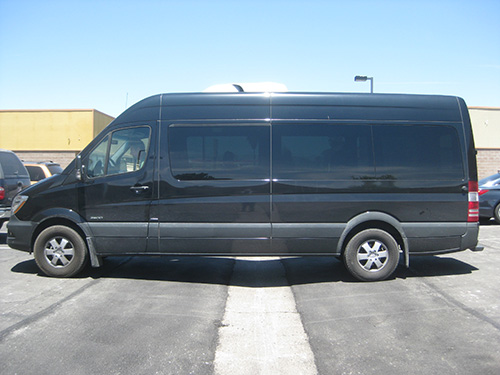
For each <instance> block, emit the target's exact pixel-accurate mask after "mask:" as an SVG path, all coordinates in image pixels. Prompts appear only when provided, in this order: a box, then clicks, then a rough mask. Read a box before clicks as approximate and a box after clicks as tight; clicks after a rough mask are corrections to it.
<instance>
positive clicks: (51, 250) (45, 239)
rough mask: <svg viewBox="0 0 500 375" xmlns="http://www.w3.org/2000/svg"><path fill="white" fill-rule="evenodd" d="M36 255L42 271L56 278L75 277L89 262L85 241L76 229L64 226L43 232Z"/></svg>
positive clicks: (37, 243)
mask: <svg viewBox="0 0 500 375" xmlns="http://www.w3.org/2000/svg"><path fill="white" fill-rule="evenodd" d="M34 253H35V261H36V264H37V265H38V267H39V268H40V270H42V272H43V273H44V274H46V275H47V276H54V277H71V276H74V275H76V274H77V273H78V272H80V271H81V270H82V269H83V268H84V267H85V265H86V264H87V260H88V251H87V246H86V244H85V241H84V240H83V239H82V237H80V235H79V234H78V233H77V232H76V231H75V230H74V229H71V228H69V227H66V226H64V225H54V226H52V227H48V228H47V229H45V230H43V231H42V232H41V233H40V234H39V235H38V237H37V238H36V241H35V246H34Z"/></svg>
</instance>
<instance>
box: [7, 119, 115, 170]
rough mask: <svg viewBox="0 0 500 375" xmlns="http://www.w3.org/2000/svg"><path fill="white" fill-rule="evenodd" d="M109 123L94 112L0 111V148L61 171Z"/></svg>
mask: <svg viewBox="0 0 500 375" xmlns="http://www.w3.org/2000/svg"><path fill="white" fill-rule="evenodd" d="M113 119H114V118H113V117H111V116H108V115H106V114H104V113H102V112H99V111H96V110H95V109H77V110H18V111H16V110H0V134H1V137H0V148H5V149H9V150H12V151H14V152H15V153H16V154H18V156H19V157H20V158H21V159H23V160H31V161H47V160H52V161H54V162H58V163H60V164H61V165H62V166H63V167H65V166H66V165H68V164H69V163H70V162H71V160H73V158H74V157H75V155H76V154H78V152H80V151H81V150H82V149H83V148H84V147H85V146H86V145H87V144H88V143H89V142H90V141H91V140H92V139H94V138H95V136H96V135H97V134H99V132H100V131H101V130H102V129H104V128H105V127H106V125H108V124H109V123H110V122H111V121H112V120H113Z"/></svg>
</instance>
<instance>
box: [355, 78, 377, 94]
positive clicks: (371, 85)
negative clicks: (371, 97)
mask: <svg viewBox="0 0 500 375" xmlns="http://www.w3.org/2000/svg"><path fill="white" fill-rule="evenodd" d="M366 81H370V93H371V94H373V77H367V76H356V77H354V82H366Z"/></svg>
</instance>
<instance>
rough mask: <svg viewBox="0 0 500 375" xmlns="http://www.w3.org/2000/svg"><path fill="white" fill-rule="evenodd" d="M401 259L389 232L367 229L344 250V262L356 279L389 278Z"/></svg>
mask: <svg viewBox="0 0 500 375" xmlns="http://www.w3.org/2000/svg"><path fill="white" fill-rule="evenodd" d="M398 261H399V248H398V244H397V242H396V240H395V239H394V237H392V236H391V235H390V234H389V233H387V232H385V231H383V230H380V229H366V230H364V231H362V232H359V233H358V234H356V235H355V236H354V237H353V238H352V239H351V240H350V241H349V242H348V244H347V246H346V248H345V251H344V263H345V265H346V267H347V269H348V270H349V272H350V273H351V275H353V276H354V277H355V278H356V279H358V280H362V281H380V280H385V279H386V278H388V277H389V276H390V275H391V274H392V273H393V272H394V270H395V269H396V267H397V265H398Z"/></svg>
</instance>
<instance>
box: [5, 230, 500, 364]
mask: <svg viewBox="0 0 500 375" xmlns="http://www.w3.org/2000/svg"><path fill="white" fill-rule="evenodd" d="M5 238H6V234H5V227H4V228H3V230H2V231H1V232H0V307H1V308H0V363H2V366H0V374H16V373H17V374H55V373H60V374H63V373H71V374H95V373H103V374H104V373H106V374H212V373H218V374H225V373H241V374H256V373H260V374H276V373H282V374H289V373H291V372H290V369H293V368H296V369H299V370H298V371H296V372H295V373H304V374H306V373H308V374H309V373H318V374H401V373H406V374H429V373H439V374H471V373H477V374H499V373H500V272H499V268H498V265H499V264H500V225H495V224H493V223H489V224H488V225H482V226H481V231H480V244H481V245H483V246H484V247H485V249H484V251H483V252H480V253H473V252H471V251H465V252H461V253H454V254H447V255H440V256H424V257H413V258H412V259H411V263H410V269H405V268H404V267H402V266H400V267H399V268H398V270H397V271H396V273H395V276H394V277H393V278H392V279H390V280H386V281H383V282H378V283H363V282H358V281H355V280H354V279H353V278H352V277H351V276H350V275H349V274H348V273H347V271H345V269H344V268H343V265H342V263H341V262H340V261H338V260H336V259H335V258H328V257H310V258H269V259H266V258H260V259H258V260H255V259H248V258H224V257H221V258H211V257H207V258H205V257H109V258H107V259H106V261H105V266H104V267H102V268H100V269H91V268H89V269H87V270H86V271H85V272H84V273H83V274H81V275H79V276H78V277H75V278H72V279H54V278H47V277H44V276H42V275H41V274H39V272H38V269H37V267H36V264H35V262H34V260H33V257H32V255H30V254H28V253H23V252H19V251H16V250H11V249H10V248H8V246H7V245H5ZM297 353H298V354H297ZM308 353H309V354H308ZM297 366H298V367H297Z"/></svg>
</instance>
